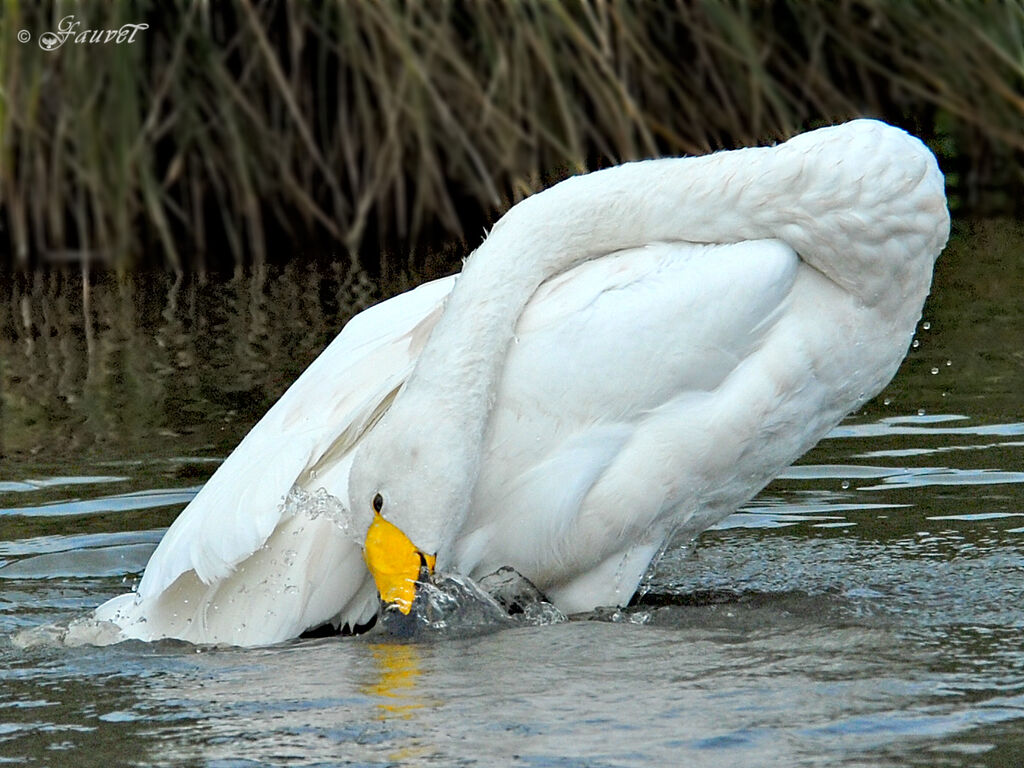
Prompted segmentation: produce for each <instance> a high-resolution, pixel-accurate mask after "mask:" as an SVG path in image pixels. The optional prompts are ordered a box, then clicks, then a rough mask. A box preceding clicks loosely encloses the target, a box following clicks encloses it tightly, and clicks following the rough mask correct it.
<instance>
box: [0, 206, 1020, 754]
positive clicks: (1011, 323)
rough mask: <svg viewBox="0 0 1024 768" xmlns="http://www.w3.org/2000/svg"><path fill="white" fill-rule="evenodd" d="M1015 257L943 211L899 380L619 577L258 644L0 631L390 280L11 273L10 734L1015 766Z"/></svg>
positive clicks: (3, 657) (54, 594)
mask: <svg viewBox="0 0 1024 768" xmlns="http://www.w3.org/2000/svg"><path fill="white" fill-rule="evenodd" d="M1022 285H1024V229H1022V227H1021V226H1020V225H1017V224H1014V223H1012V222H1006V221H960V222H958V223H957V228H956V233H955V235H954V239H953V242H952V244H951V247H950V249H949V251H948V252H947V253H946V255H945V256H944V257H943V259H942V260H941V261H940V262H939V267H938V271H937V276H936V283H935V292H934V294H933V296H932V298H931V299H930V300H929V303H928V305H927V307H926V309H925V315H924V318H923V322H922V324H921V326H920V328H919V332H918V336H917V340H918V342H919V344H918V345H917V346H916V347H915V348H914V349H913V350H912V351H911V353H910V356H909V358H908V360H907V362H906V363H905V364H904V366H903V367H902V369H901V370H900V373H899V374H898V376H897V379H896V380H895V381H894V382H893V383H892V384H891V385H890V386H889V387H888V388H887V390H886V391H885V392H884V393H883V394H882V395H881V396H879V397H878V398H876V399H875V400H874V401H872V402H871V403H869V404H868V405H867V406H866V407H865V408H864V410H863V411H862V412H860V413H858V414H855V415H853V416H851V417H850V418H849V419H847V420H846V421H845V422H844V423H843V424H842V425H841V426H840V427H839V428H837V429H836V430H835V431H834V432H833V433H832V435H831V436H830V437H829V438H828V439H826V440H825V441H823V442H822V443H821V444H820V445H819V446H818V447H817V448H816V449H815V450H814V451H812V452H811V453H810V454H808V455H807V456H806V457H805V458H804V459H803V460H802V461H801V462H800V464H799V465H798V466H796V467H794V468H792V469H790V470H789V471H787V472H786V473H785V474H784V475H783V477H781V478H780V479H778V480H777V481H775V482H774V483H772V484H771V485H770V486H769V487H768V488H767V489H766V490H765V491H764V492H763V493H762V494H761V495H760V496H759V497H758V498H757V499H755V500H754V501H753V502H752V503H751V504H750V505H748V506H747V507H746V508H745V509H744V510H742V511H741V512H739V513H738V514H736V515H734V516H732V517H731V518H729V519H728V520H726V521H725V522H724V523H723V524H722V525H720V526H719V527H718V528H717V529H716V530H713V531H709V532H707V533H706V534H704V535H703V536H702V537H701V538H700V539H699V541H698V543H697V545H696V548H695V549H694V550H692V551H691V549H690V548H689V547H688V546H687V545H686V543H685V542H680V543H679V545H678V546H676V547H674V548H673V549H671V550H669V551H668V552H667V553H666V555H665V558H664V559H663V560H662V562H661V563H660V564H659V566H658V567H657V568H656V569H655V570H654V571H653V572H652V573H650V574H649V577H648V584H647V590H648V591H647V593H646V595H645V596H644V597H643V598H642V599H641V600H639V601H638V604H637V605H634V606H633V607H631V608H628V609H625V610H619V611H615V610H604V611H598V612H595V614H593V615H591V616H587V617H574V620H572V621H568V622H562V623H546V624H544V625H542V626H531V625H522V624H519V625H516V626H512V627H511V628H508V629H504V630H502V631H498V632H493V633H490V634H484V635H474V636H469V637H466V636H462V635H460V633H458V632H456V633H450V634H449V635H447V636H444V637H440V638H434V639H432V640H430V641H428V642H414V643H408V642H400V641H396V640H394V639H388V638H382V637H379V636H375V637H371V638H356V639H339V638H328V639H321V640H303V641H295V642H291V643H285V644H282V645H279V646H275V647H270V648H262V649H254V650H244V651H243V650H234V649H211V648H196V647H192V646H188V645H185V644H180V643H171V642H167V643H157V644H152V645H144V644H140V643H126V644H122V645H119V646H113V647H106V648H94V647H79V648H66V647H58V646H54V645H41V646H38V647H33V648H28V649H21V648H18V647H16V646H15V645H14V644H12V642H11V640H10V638H11V636H12V635H13V634H15V633H17V632H18V631H19V630H22V629H25V628H28V627H33V626H38V625H40V624H44V623H48V622H64V623H66V622H68V621H69V620H71V619H72V618H74V617H75V616H78V615H81V614H83V613H85V612H86V611H88V610H89V609H90V608H92V607H94V606H95V605H97V604H98V603H100V602H101V601H103V600H104V599H106V598H108V597H110V596H113V595H115V594H118V593H120V592H122V591H123V590H124V589H126V588H127V587H128V586H129V585H130V584H131V583H132V581H133V580H134V579H135V578H136V577H137V575H138V573H139V572H140V571H141V569H142V567H143V566H144V564H145V562H146V559H147V557H148V554H149V552H150V551H151V550H152V548H153V547H154V546H155V544H156V542H157V541H158V539H159V537H160V535H161V533H162V531H163V530H164V528H165V527H166V526H167V525H168V524H169V523H170V522H171V520H173V518H174V516H175V515H176V514H177V513H178V512H179V511H180V510H181V508H182V507H183V505H184V504H185V503H186V502H187V500H188V499H189V498H191V497H192V496H193V495H194V494H195V493H196V491H197V489H198V488H199V487H200V486H201V485H202V483H203V481H204V480H205V478H206V477H208V476H209V474H210V473H211V472H212V470H213V469H214V467H215V466H216V465H217V462H218V461H219V460H221V459H222V458H223V457H224V455H226V453H227V451H228V450H230V448H231V447H232V446H233V445H234V444H235V443H236V442H237V441H238V440H239V439H240V437H241V436H242V435H243V434H244V433H245V431H246V430H247V429H248V427H249V426H250V425H251V424H252V423H253V421H254V420H255V419H256V418H257V417H258V416H259V414H260V413H262V412H263V410H265V409H266V407H267V406H268V405H269V404H270V403H271V402H272V401H273V399H274V398H275V397H276V396H277V395H278V394H280V392H281V391H283V389H284V388H285V387H286V386H287V384H288V382H289V381H291V380H292V379H293V378H294V376H295V375H296V374H297V373H298V371H299V370H301V369H302V367H303V366H304V365H306V364H307V363H308V362H309V360H310V359H312V357H313V356H315V354H316V352H317V351H318V350H319V349H320V348H321V347H322V346H323V344H325V343H326V341H327V340H328V339H329V338H330V336H331V334H332V333H333V330H334V329H335V328H336V327H337V326H338V325H339V324H340V323H341V322H343V321H344V319H345V318H346V317H347V316H348V315H349V314H351V312H352V311H353V309H354V308H356V307H358V306H359V305H360V304H365V303H366V302H367V301H370V300H373V299H374V298H376V294H375V289H374V288H373V287H372V286H371V285H370V284H369V283H367V282H366V281H365V279H364V280H362V281H353V280H351V279H347V278H346V277H345V275H344V272H343V270H334V271H332V270H331V269H330V268H325V269H312V268H309V269H305V268H304V269H299V268H298V267H292V268H290V269H289V270H286V271H285V273H284V274H277V273H272V274H263V275H259V274H258V275H255V276H252V277H248V278H245V279H240V280H236V281H235V282H233V283H228V284H224V283H216V282H213V283H211V284H210V285H207V286H195V285H181V286H177V287H175V286H173V285H172V284H170V283H168V282H167V281H166V279H165V278H163V277H153V278H137V279H136V280H135V282H134V283H133V284H131V285H128V286H124V287H120V288H118V287H116V286H110V285H106V284H102V285H98V286H95V287H94V289H93V291H92V294H91V295H90V297H89V305H88V309H87V310H85V309H83V307H82V296H81V290H80V285H79V284H78V283H76V282H75V281H74V280H73V279H71V278H69V279H67V280H64V279H62V278H60V277H59V276H56V277H51V278H49V279H47V280H45V281H42V282H40V283H38V284H36V285H27V286H26V285H24V284H21V283H12V284H11V285H7V286H5V287H3V288H2V289H0V291H4V292H6V293H2V292H0V307H4V308H5V314H4V315H3V316H0V359H2V361H3V362H2V368H0V384H2V386H3V400H2V410H0V419H2V421H0V424H2V432H0V443H2V444H0V449H2V450H3V451H4V457H3V459H2V463H0V763H6V762H11V763H13V764H18V765H63V764H79V765H95V764H124V763H125V762H135V763H137V764H145V765H183V764H188V765H210V766H234V765H247V766H248V765H335V764H339V763H349V764H354V765H406V764H408V765H413V764H415V765H421V764H426V765H439V766H449V765H487V766H490V765H527V766H583V765H586V766H646V765H669V764H686V765H691V766H718V765H721V766H735V765H785V766H830V768H831V767H832V766H844V767H846V766H889V765H891V766H897V765H899V766H903V765H920V766H973V765H979V766H1016V765H1019V764H1020V760H1021V758H1020V756H1021V755H1022V754H1024V612H1022V608H1021V606H1022V605H1024V421H1022V411H1024V407H1022V406H1024V396H1022V393H1024V356H1022V355H1024V352H1022V350H1024V345H1022V343H1021V342H1022V340H1024V339H1022V336H1021V331H1020V328H1021V327H1024V292H1022V291H1021V288H1020V287H1021V286H1022ZM399 287H402V286H401V285H390V286H388V287H387V288H386V289H385V290H387V291H390V290H393V289H396V288H399ZM7 308H9V309H10V311H9V312H8V311H6V309H7ZM86 319H88V320H89V322H86ZM925 324H927V327H925ZM935 369H937V371H938V372H937V373H933V370H935Z"/></svg>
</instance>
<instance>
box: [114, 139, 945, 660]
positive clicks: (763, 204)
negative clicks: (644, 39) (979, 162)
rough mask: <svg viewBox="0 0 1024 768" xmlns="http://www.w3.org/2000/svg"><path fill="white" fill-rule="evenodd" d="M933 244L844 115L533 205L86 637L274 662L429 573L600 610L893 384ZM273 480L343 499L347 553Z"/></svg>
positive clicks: (182, 537)
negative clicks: (95, 634)
mask: <svg viewBox="0 0 1024 768" xmlns="http://www.w3.org/2000/svg"><path fill="white" fill-rule="evenodd" d="M948 232H949V216H948V212H947V210H946V204H945V196H944V193H943V177H942V174H941V173H940V172H939V169H938V166H937V165H936V162H935V158H934V157H933V156H932V154H931V153H930V152H929V151H928V150H927V149H926V148H925V147H924V145H923V144H922V143H921V142H920V141H918V140H917V139H915V138H913V137H911V136H909V135H907V134H906V133H904V132H903V131H901V130H898V129H896V128H892V127H890V126H888V125H885V124H884V123H879V122H875V121H870V120H858V121H854V122H851V123H847V124H845V125H840V126H836V127H832V128H825V129H821V130H817V131H813V132H810V133H806V134H803V135H801V136H797V137H796V138H794V139H792V140H790V141H788V142H786V143H784V144H781V145H779V146H776V147H772V148H756V149H744V150H738V151H735V152H721V153H717V154H714V155H709V156H706V157H698V158H684V159H665V160H650V161H645V162H638V163H629V164H626V165H622V166H619V167H616V168H610V169H607V170H604V171H599V172H596V173H592V174H588V175H584V176H578V177H575V178H571V179H569V180H567V181H564V182H562V183H560V184H557V185H556V186H554V187H552V188H550V189H548V190H546V191H544V192H541V193H539V194H537V195H534V196H533V197H531V198H529V199H527V200H525V201H523V202H521V203H519V204H518V205H516V206H515V207H514V208H512V209H511V210H510V211H509V212H508V213H507V214H506V215H505V216H504V217H503V218H502V219H501V221H499V222H498V224H497V225H496V226H495V227H494V230H493V231H492V232H491V233H490V236H489V237H488V238H487V239H486V241H485V242H484V243H483V244H482V245H481V246H480V248H479V249H478V250H477V251H476V252H475V253H474V254H473V255H472V256H471V257H470V258H469V259H468V261H467V262H466V264H465V268H464V269H463V271H462V273H461V274H460V275H459V276H457V277H452V278H447V279H444V280H439V281H436V282H433V283H429V284H426V285H423V286H421V287H419V288H417V289H415V290H413V291H411V292H409V293H406V294H403V295H401V296H398V297H396V298H394V299H391V300H389V301H386V302H384V303H382V304H380V305H378V306H376V307H373V308H372V309H369V310H367V311H366V312H364V313H362V314H360V315H359V316H357V317H356V318H354V319H353V320H352V321H351V322H350V323H349V324H348V325H347V326H346V327H345V329H344V330H343V332H342V333H341V334H340V335H339V337H338V338H337V339H336V340H335V341H334V342H333V343H332V344H331V345H330V346H329V347H328V348H327V349H326V350H325V351H324V352H323V354H322V355H321V356H320V357H319V358H318V359H317V360H316V361H315V362H314V363H313V364H312V365H311V366H310V367H309V369H308V370H307V371H305V372H304V373H303V374H302V376H301V377H300V378H299V379H298V380H297V381H296V382H295V384H294V385H293V386H292V387H291V389H289V390H288V392H287V393H286V394H285V395H284V396H283V397H282V398H281V400H280V401H279V402H278V403H277V404H276V405H275V406H274V407H273V408H272V409H271V410H270V411H269V412H268V413H267V415H266V416H265V417H264V418H263V420H262V421H260V423H259V424H257V425H256V427H254V428H253V430H252V432H250V433H249V435H248V436H247V437H246V438H245V439H244V440H243V441H242V443H241V444H240V445H239V446H238V448H237V449H236V450H235V451H234V453H232V454H231V456H229V457H228V459H227V460H226V461H225V462H224V464H223V465H222V466H221V467H220V468H219V469H218V470H217V472H216V473H215V474H214V475H213V477H212V478H211V479H210V481H209V482H208V483H207V484H206V486H205V487H204V488H203V489H202V491H201V492H200V493H199V494H198V495H197V496H196V498H195V499H194V500H193V502H192V503H191V504H190V505H189V506H188V507H187V508H186V509H185V511H184V512H183V513H182V514H181V515H180V517H179V518H178V519H177V520H176V521H175V522H174V524H173V525H172V526H171V528H170V529H169V530H168V532H167V534H166V536H165V537H164V539H163V540H162V541H161V543H160V545H159V547H158V548H157V550H156V551H155V552H154V554H153V557H152V559H151V560H150V563H149V565H148V567H147V569H146V572H145V574H144V576H143V579H142V581H141V582H140V584H139V587H138V591H137V593H132V594H127V595H122V596H120V597H117V598H114V599H113V600H111V601H109V602H107V603H106V604H104V605H103V606H101V607H100V608H99V609H98V610H97V612H96V617H97V618H99V619H101V620H105V621H112V622H114V623H115V624H116V625H118V627H119V631H118V633H117V637H118V638H119V639H120V638H129V637H131V638H141V639H145V640H150V639H156V638H161V637H177V638H182V639H186V640H191V641H196V642H225V643H234V644H239V645H252V644H262V643H271V642H275V641H279V640H283V639H286V638H290V637H294V636H296V635H298V634H299V633H301V632H302V631H303V630H305V629H307V628H309V627H313V626H316V625H318V624H321V623H324V622H327V621H332V622H334V623H335V624H339V625H340V624H349V625H355V624H357V623H362V622H364V621H366V620H367V619H369V618H370V617H371V616H372V615H373V613H374V611H375V610H376V609H377V593H378V588H379V591H380V593H381V594H382V595H383V596H384V597H385V598H386V599H387V600H390V601H394V602H396V603H398V605H399V607H404V605H405V601H407V600H408V599H409V597H410V596H411V593H412V589H413V585H412V584H411V583H409V582H407V581H406V577H407V576H408V575H413V576H415V574H416V573H417V572H418V570H419V568H420V566H421V562H422V563H425V564H427V565H429V566H430V567H434V562H433V557H434V556H436V567H437V568H438V569H447V570H455V571H459V572H462V573H466V574H470V575H481V574H484V573H487V572H490V571H492V570H494V569H496V568H498V567H500V566H503V565H511V566H514V567H515V568H516V569H518V570H519V571H520V572H521V573H523V574H525V575H526V576H528V577H529V578H530V579H532V580H533V581H534V582H535V583H536V584H537V585H538V586H539V587H540V588H541V589H543V590H545V591H546V593H547V594H548V595H549V596H550V597H551V598H552V599H553V600H554V601H555V602H556V603H557V604H558V605H560V606H561V607H562V608H563V609H565V610H567V611H578V610H584V609H589V608H592V607H594V606H596V605H602V604H616V603H620V604H621V603H624V602H625V601H627V600H628V599H629V598H630V596H631V595H632V593H633V591H634V589H635V588H636V586H637V584H638V582H639V580H640V578H641V576H642V574H643V573H644V570H645V569H646V568H647V566H648V564H649V563H650V561H651V559H652V557H653V556H655V555H656V553H657V552H658V550H659V548H660V547H661V546H662V545H663V543H664V542H665V541H666V539H667V538H668V537H669V536H671V535H672V534H673V533H674V532H677V531H679V529H686V530H688V531H690V532H693V533H696V532H698V531H700V530H703V529H704V528H706V527H707V526H709V525H711V524H713V523H714V522H716V521H718V520H720V519H721V518H723V517H725V516H726V515H728V514H729V513H730V512H732V511H733V510H735V509H736V507H737V506H739V505H740V504H742V503H744V502H745V501H747V500H748V499H750V498H751V497H752V496H753V495H754V494H755V493H757V492H758V491H759V490H760V489H761V488H762V487H763V486H764V485H765V484H766V483H767V482H768V481H769V480H771V479H772V477H773V476H774V475H776V474H777V473H778V472H779V471H780V470H781V469H783V468H784V467H785V466H787V465H788V464H789V463H790V462H792V461H793V460H794V459H796V458H797V457H798V456H800V455H801V454H802V453H804V452H805V451H806V450H808V449H809V448H810V447H811V446H812V445H814V444H815V442H817V441H818V440H819V439H820V438H821V437H822V436H823V435H824V434H825V433H826V432H827V431H828V430H829V429H831V428H832V427H833V426H834V425H835V424H836V423H837V422H839V420H840V419H841V418H842V417H843V416H844V415H845V414H847V413H848V412H850V411H851V410H853V409H855V408H857V407H858V406H859V405H861V404H862V403H863V402H865V401H866V400H867V399H868V398H870V397H872V396H874V395H875V394H876V393H878V392H879V390H880V389H881V388H882V387H883V386H884V385H885V384H886V383H887V382H888V381H889V380H890V378H891V377H892V376H893V374H894V373H895V371H896V369H897V367H898V365H899V363H900V361H901V360H902V358H903V356H904V354H905V353H906V350H907V347H908V345H909V344H910V341H911V337H912V335H913V332H914V328H915V325H916V322H917V320H918V319H919V317H920V312H921V307H922V304H923V302H924V299H925V296H926V295H927V293H928V290H929V286H930V282H931V275H932V267H933V263H934V261H935V258H936V257H937V256H938V254H939V252H940V251H941V250H942V248H943V246H944V244H945V242H946V238H947V236H948ZM293 486H297V487H298V488H302V489H306V490H307V491H310V492H315V491H317V490H318V489H321V488H322V489H325V490H326V491H327V492H329V493H330V494H331V495H332V496H334V497H337V498H338V499H340V500H342V501H343V502H345V503H346V504H347V507H348V509H349V510H350V512H349V516H350V518H351V519H352V521H353V523H352V525H353V526H354V528H355V529H356V530H355V531H354V533H355V536H354V538H353V537H352V533H353V532H352V531H349V532H347V533H346V532H345V531H343V530H342V529H341V528H340V527H339V526H338V525H337V524H336V522H335V520H334V519H332V517H331V515H326V514H325V515H321V516H316V515H309V514H301V513H298V514H297V513H294V512H293V511H292V509H291V508H290V507H288V506H287V505H283V504H282V500H283V498H284V497H285V495H286V494H287V493H288V492H289V489H291V488H293ZM321 500H323V499H321ZM328 501H329V499H328ZM375 509H376V510H377V513H376V514H375V512H374V510H375ZM371 521H372V524H371ZM368 528H369V532H368V533H367V529H368ZM364 541H365V548H366V550H367V552H366V558H367V560H369V562H370V565H371V567H372V569H373V577H375V578H376V581H377V583H376V584H375V581H374V578H371V573H370V571H369V570H368V568H367V564H366V561H365V560H364V552H363V549H364V547H363V546H361V543H364ZM421 558H422V559H421Z"/></svg>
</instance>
